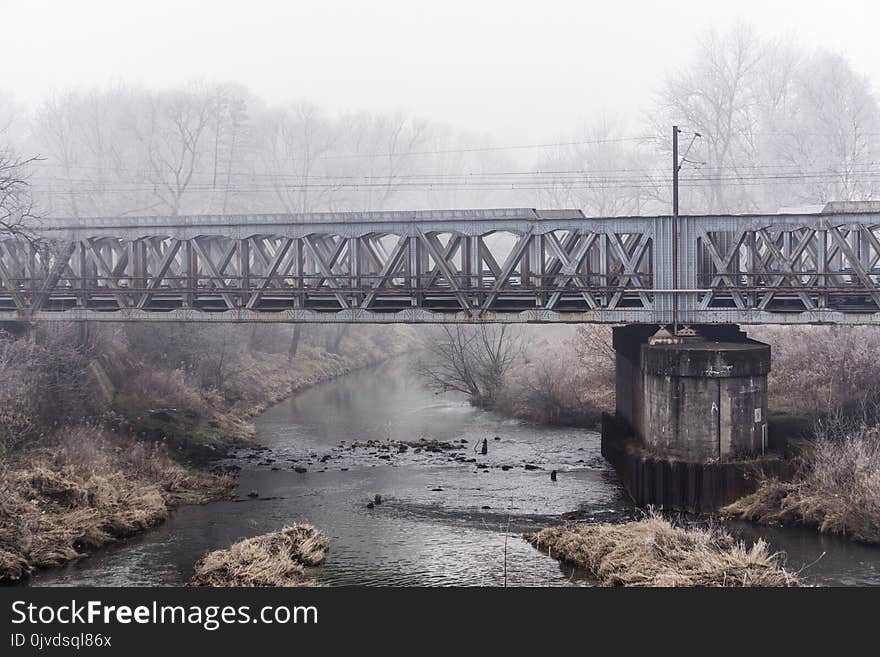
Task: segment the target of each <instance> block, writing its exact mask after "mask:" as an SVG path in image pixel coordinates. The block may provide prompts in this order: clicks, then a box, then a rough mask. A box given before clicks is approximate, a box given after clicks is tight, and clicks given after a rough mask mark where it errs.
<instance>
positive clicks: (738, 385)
mask: <svg viewBox="0 0 880 657" xmlns="http://www.w3.org/2000/svg"><path fill="white" fill-rule="evenodd" d="M695 333H696V335H694V336H688V337H676V338H673V337H672V336H671V335H669V334H668V333H666V332H665V331H661V332H659V333H658V327H657V326H622V327H616V328H615V329H614V350H615V355H616V356H615V357H616V393H617V395H616V398H617V401H616V412H615V415H614V416H613V417H606V418H605V420H604V422H603V430H602V453H603V455H604V456H605V457H606V458H607V459H608V460H609V461H610V462H611V463H612V464H613V465H614V466H615V467H616V468H617V470H618V471H619V472H620V473H621V476H622V477H623V480H624V484H625V486H626V488H627V490H628V492H629V493H630V495H631V496H632V497H633V499H634V500H635V501H636V503H638V504H640V505H647V504H655V505H663V506H676V507H687V508H696V509H709V508H714V507H717V506H719V505H722V504H726V503H728V502H731V501H733V500H734V499H736V498H738V497H740V496H741V495H743V494H745V493H747V492H749V491H750V490H751V488H752V487H753V486H754V481H755V471H756V469H760V468H765V467H770V468H771V469H772V468H774V467H776V466H775V465H774V464H775V463H776V461H777V460H776V459H775V458H773V457H772V455H768V452H767V374H768V372H769V371H770V346H769V345H767V344H764V343H761V342H757V341H755V340H750V339H749V338H748V337H747V336H746V334H745V333H744V332H743V331H740V330H739V327H738V326H736V325H732V324H731V325H717V326H701V327H698V328H697V329H696V331H695ZM756 466H760V468H756Z"/></svg>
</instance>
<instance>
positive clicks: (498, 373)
mask: <svg viewBox="0 0 880 657" xmlns="http://www.w3.org/2000/svg"><path fill="white" fill-rule="evenodd" d="M426 351H427V353H426V355H425V357H424V358H423V359H422V361H421V362H420V365H419V369H420V371H421V373H422V374H423V375H424V376H425V378H426V379H427V380H428V382H429V384H430V385H432V386H433V387H435V388H437V389H439V390H442V391H447V390H456V391H458V392H461V393H463V394H465V395H467V396H468V399H469V401H470V402H471V403H472V404H473V405H475V406H481V407H487V408H491V407H492V406H494V404H495V402H496V401H497V399H498V394H499V392H500V391H501V388H502V385H503V383H504V378H505V376H506V374H507V373H508V371H509V370H510V367H511V365H513V363H514V361H515V360H516V358H517V356H518V355H519V353H520V344H519V340H517V339H515V338H514V337H513V336H512V335H511V333H510V330H509V329H508V327H507V326H487V325H480V326H479V327H478V328H474V327H461V326H455V327H449V326H443V327H441V329H440V331H439V332H438V333H437V334H434V335H433V336H432V337H431V338H429V340H428V342H427V344H426Z"/></svg>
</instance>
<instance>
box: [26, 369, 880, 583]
mask: <svg viewBox="0 0 880 657" xmlns="http://www.w3.org/2000/svg"><path fill="white" fill-rule="evenodd" d="M256 424H257V431H258V441H259V443H260V444H261V445H262V446H264V447H265V448H268V449H267V450H265V451H257V450H248V449H245V450H242V451H241V452H240V453H239V454H238V455H237V456H236V458H235V459H233V460H232V463H234V464H235V465H238V466H240V467H241V471H240V473H239V481H238V490H237V494H236V499H235V500H234V501H232V500H231V501H223V502H216V503H213V504H208V505H204V506H189V507H184V508H181V509H179V510H178V511H177V512H175V514H174V515H173V516H172V517H171V519H170V520H169V521H168V522H166V523H165V524H164V525H162V526H161V527H159V528H158V529H156V530H154V531H151V532H148V533H147V534H145V535H143V536H140V537H137V538H135V539H132V540H129V541H126V542H123V543H120V544H118V545H116V546H113V547H111V548H109V549H105V550H102V551H99V552H98V553H97V554H95V555H93V556H92V557H89V558H86V559H83V560H81V561H79V562H75V563H72V564H70V565H68V566H66V567H63V568H58V569H54V570H48V571H44V572H40V573H37V574H35V576H34V577H33V579H32V580H31V582H30V584H31V585H36V586H40V585H43V586H45V585H95V586H138V585H141V586H145V585H178V584H181V583H183V582H184V581H185V580H186V579H187V578H188V577H189V576H190V574H191V573H192V567H193V564H194V563H195V562H196V561H197V560H198V559H199V557H200V556H201V555H202V554H204V553H205V552H207V551H210V550H213V549H217V548H221V547H226V546H228V545H229V544H231V543H233V542H235V541H238V540H240V539H242V538H246V537H249V536H253V535H256V534H260V533H263V532H267V531H273V530H276V529H279V528H280V527H282V526H283V525H285V524H290V523H294V522H309V523H313V524H314V525H316V526H317V527H318V528H320V529H321V530H322V531H324V532H325V533H326V534H327V535H328V536H329V538H330V544H331V550H330V554H329V557H328V560H327V562H326V564H325V565H324V566H321V567H319V568H317V569H315V572H314V576H315V577H316V578H317V579H318V580H320V581H322V582H323V583H325V584H327V585H340V584H345V585H503V584H505V582H506V583H507V584H509V585H551V586H565V585H572V584H586V583H589V582H588V580H587V579H586V577H585V576H584V574H583V573H581V572H578V571H573V570H571V569H569V568H567V567H565V566H560V564H559V563H558V562H556V561H555V560H553V559H551V558H549V557H548V556H546V555H544V554H541V553H539V552H538V551H537V550H535V549H533V548H532V547H531V546H529V545H528V544H526V543H525V541H523V540H522V539H521V538H520V537H519V534H520V533H521V532H523V531H527V530H532V529H538V528H541V527H544V526H546V525H548V524H558V523H560V522H562V521H563V514H565V516H564V517H565V518H577V519H582V520H589V521H597V522H598V521H614V520H619V519H623V518H628V517H633V516H635V515H637V514H638V511H637V510H635V509H634V508H633V507H632V505H631V504H630V503H629V502H628V500H627V498H626V495H625V493H624V491H623V490H622V488H621V487H620V484H619V482H618V479H617V477H616V475H615V473H614V471H613V470H612V469H611V468H610V467H609V466H608V465H607V464H606V463H605V461H604V460H603V459H602V457H601V455H600V453H599V435H598V434H597V433H596V432H593V431H587V430H583V429H558V428H543V427H534V426H529V425H524V424H520V423H518V422H516V421H513V420H509V419H505V418H502V417H499V416H497V415H495V414H493V413H490V412H486V411H482V410H479V409H475V408H472V407H471V406H469V405H468V404H467V403H466V401H465V400H464V399H462V398H461V397H459V396H457V395H454V394H435V393H434V392H432V391H430V390H429V389H427V388H426V387H425V386H424V385H422V384H421V382H420V381H419V380H418V378H416V377H415V376H414V375H413V374H411V366H410V364H408V363H407V362H405V361H396V362H391V363H387V364H386V365H383V366H381V367H377V368H373V369H369V370H364V371H361V372H357V373H354V374H351V375H348V376H346V377H343V378H340V379H337V380H335V381H331V382H329V383H325V384H322V385H320V386H317V387H315V388H312V389H310V390H307V391H305V392H303V393H300V394H298V395H296V396H295V397H293V398H291V399H289V400H287V401H284V402H282V403H280V404H278V405H276V406H274V407H273V408H270V409H269V410H268V411H266V412H265V413H263V414H262V415H261V416H260V417H259V418H258V419H257V423H256ZM419 437H426V438H433V439H436V440H440V441H448V442H450V443H452V444H453V445H455V446H456V447H458V449H455V450H444V451H440V452H427V451H424V450H422V451H420V452H418V453H417V452H416V450H415V449H409V450H407V451H406V452H404V453H398V451H397V449H390V450H387V451H386V450H383V449H380V448H377V447H376V446H371V447H358V448H355V449H351V448H350V446H351V445H352V443H354V442H356V441H358V442H365V441H368V440H375V441H387V440H389V439H390V440H392V441H396V440H412V439H417V438H419ZM496 437H497V439H496ZM484 438H486V439H487V440H488V450H489V451H488V454H487V455H486V456H481V455H480V454H479V444H480V443H481V442H482V440H483V439H484ZM343 441H344V442H343ZM461 441H466V442H461ZM325 457H326V458H325ZM322 459H323V461H322ZM470 459H475V461H470ZM477 463H482V464H485V465H488V466H489V467H488V468H478V467H477ZM526 465H528V466H529V468H528V469H527V468H526V467H525V466H526ZM502 466H504V467H502ZM296 467H300V469H302V468H303V467H305V468H307V472H305V473H302V472H296V471H295V470H294V468H296ZM552 470H557V471H558V477H557V480H556V481H555V482H553V481H551V478H550V472H551V471H552ZM252 491H253V492H256V493H258V494H259V497H257V498H252V497H249V496H248V493H251V492H252ZM376 494H379V495H381V496H382V498H383V501H382V503H381V504H379V505H377V506H375V507H374V508H372V509H370V508H367V503H368V502H369V501H370V500H372V499H373V497H374V496H375V495H376ZM732 528H733V530H734V531H735V532H736V533H737V534H740V535H742V536H743V537H744V538H747V539H749V540H754V539H755V538H757V537H759V536H763V537H765V538H766V539H767V540H768V541H770V543H771V546H772V547H773V548H774V549H775V550H784V551H785V552H786V553H787V555H788V568H789V569H792V570H798V569H801V568H802V567H804V566H807V567H806V568H805V569H804V570H803V572H802V576H803V577H804V578H805V579H806V581H807V582H808V583H815V584H825V585H828V584H832V585H834V584H837V585H864V584H875V585H876V584H880V549H877V548H871V547H867V546H863V545H858V544H854V543H850V542H848V541H846V540H844V539H839V538H832V537H826V536H820V535H818V534H816V533H815V532H814V531H813V530H809V529H799V528H791V529H780V528H766V527H755V526H751V525H747V524H745V523H737V524H735V525H733V527H732Z"/></svg>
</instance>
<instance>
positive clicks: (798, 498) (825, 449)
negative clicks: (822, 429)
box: [723, 428, 880, 543]
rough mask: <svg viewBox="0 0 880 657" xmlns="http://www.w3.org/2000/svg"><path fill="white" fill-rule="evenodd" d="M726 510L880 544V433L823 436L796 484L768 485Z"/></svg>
mask: <svg viewBox="0 0 880 657" xmlns="http://www.w3.org/2000/svg"><path fill="white" fill-rule="evenodd" d="M723 511H724V512H725V513H727V514H729V515H732V516H736V517H739V518H743V519H746V520H755V521H758V522H763V523H773V522H777V523H782V524H803V525H810V526H814V527H816V528H818V529H819V531H820V532H823V533H828V534H839V535H842V536H848V537H850V538H853V539H855V540H858V541H863V542H866V543H880V429H878V428H873V429H864V428H863V429H861V430H858V431H854V432H851V433H848V434H846V435H843V436H828V435H827V434H823V435H822V436H821V437H820V438H819V439H817V440H816V441H815V442H814V443H813V444H812V445H811V446H810V447H809V449H808V450H807V451H806V452H805V453H804V455H803V466H802V468H801V469H800V471H799V472H798V474H797V475H795V477H794V478H793V480H792V481H790V482H782V481H778V480H776V479H769V480H767V481H764V482H763V483H762V484H761V486H760V487H759V488H758V490H757V491H756V492H755V493H753V494H752V495H749V496H747V497H744V498H743V499H741V500H738V501H736V502H734V503H733V504H731V505H730V506H728V507H726V508H725V509H724V510H723Z"/></svg>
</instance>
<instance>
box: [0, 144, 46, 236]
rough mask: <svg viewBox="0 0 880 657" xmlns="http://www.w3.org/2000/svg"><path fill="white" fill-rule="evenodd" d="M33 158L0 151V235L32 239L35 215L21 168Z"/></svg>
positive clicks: (23, 171) (25, 178) (23, 169)
mask: <svg viewBox="0 0 880 657" xmlns="http://www.w3.org/2000/svg"><path fill="white" fill-rule="evenodd" d="M36 159H37V158H30V159H21V158H19V157H16V156H15V155H13V154H12V153H11V152H10V151H8V150H0V235H7V236H15V237H24V238H27V239H33V232H32V230H33V221H34V220H36V218H37V217H36V214H35V213H34V209H33V201H32V199H31V194H30V190H29V186H28V181H27V177H26V175H25V168H26V167H27V165H28V164H30V163H32V162H34V161H36Z"/></svg>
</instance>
